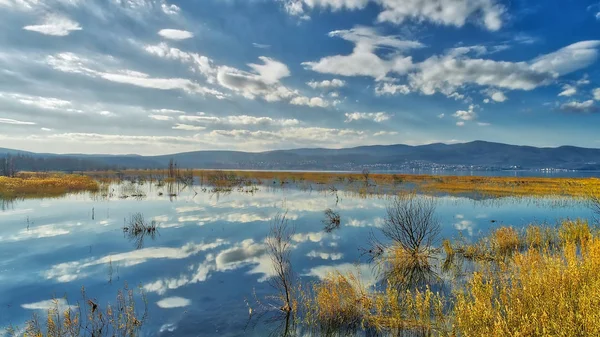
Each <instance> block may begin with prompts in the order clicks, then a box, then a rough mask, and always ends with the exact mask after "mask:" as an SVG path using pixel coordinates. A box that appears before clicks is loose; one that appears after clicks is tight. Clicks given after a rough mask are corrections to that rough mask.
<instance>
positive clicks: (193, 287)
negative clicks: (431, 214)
mask: <svg viewBox="0 0 600 337" xmlns="http://www.w3.org/2000/svg"><path fill="white" fill-rule="evenodd" d="M168 185H169V184H167V183H165V184H164V185H163V186H157V185H156V184H150V183H145V184H143V185H139V184H126V185H124V186H119V185H111V186H109V187H108V189H107V192H106V193H105V195H104V196H100V197H98V195H95V196H94V195H91V194H77V195H69V196H66V197H63V198H56V199H44V200H33V199H32V200H20V201H17V202H15V203H14V204H13V203H12V202H11V203H9V202H3V203H2V204H1V205H0V206H1V207H0V209H1V211H0V223H1V224H2V226H0V329H1V327H6V326H8V325H10V324H14V325H19V326H22V325H23V322H25V320H27V319H28V318H29V317H30V315H31V313H32V312H33V311H36V310H37V311H39V310H40V309H39V308H38V307H39V305H38V306H31V305H28V304H35V303H43V301H45V300H48V299H49V298H51V297H52V295H59V296H60V295H63V294H68V295H70V296H71V297H76V295H77V294H79V290H80V288H81V286H85V287H86V289H87V291H88V293H89V294H93V296H95V297H97V301H98V302H99V303H106V302H108V301H110V300H111V299H114V294H115V292H116V289H117V288H118V286H119V283H120V282H123V281H127V282H128V283H129V284H130V285H132V286H133V285H136V286H137V285H140V286H141V287H142V288H143V289H145V291H146V292H147V295H148V306H149V308H148V309H149V315H150V316H149V319H148V320H147V322H146V323H145V325H144V334H145V335H150V336H153V335H161V336H162V335H164V336H167V335H172V336H187V335H191V336H196V335H207V336H211V335H212V336H222V335H239V334H242V333H243V332H244V329H246V334H247V335H256V336H264V335H265V334H267V333H270V331H271V328H270V327H266V326H265V325H264V324H262V323H261V324H257V325H256V327H255V328H254V329H249V328H247V324H248V316H249V312H248V311H249V308H248V305H247V304H246V303H245V302H244V299H247V300H248V302H252V298H253V297H254V296H256V297H258V298H264V297H265V296H272V295H273V294H274V292H273V288H272V287H271V286H270V285H269V282H267V281H268V280H269V278H270V277H271V276H273V275H274V271H273V268H272V261H271V258H270V257H269V254H268V245H267V243H268V242H267V241H266V240H265V238H266V237H267V236H268V234H269V230H270V223H271V220H272V219H273V217H274V216H275V215H276V214H278V213H281V212H285V211H287V218H288V220H289V221H290V224H293V226H294V227H295V233H294V234H293V235H291V236H290V239H291V246H290V249H291V254H290V263H291V264H292V265H293V266H294V271H295V272H296V274H297V277H298V278H299V279H300V280H302V281H303V282H310V281H311V280H316V279H324V278H325V277H326V275H327V274H328V273H330V272H332V271H335V270H340V271H350V270H352V271H356V270H357V269H358V270H359V271H360V273H358V274H359V275H360V277H361V279H362V282H364V284H367V285H374V284H376V282H377V281H378V279H379V277H378V274H377V273H374V271H373V270H372V268H371V265H370V264H369V263H368V261H367V260H366V259H365V258H364V257H361V252H360V251H359V248H360V247H364V246H366V245H367V238H368V237H369V234H370V233H371V232H372V231H375V232H377V231H378V230H379V228H381V227H382V226H383V225H384V223H385V222H384V219H385V217H386V206H387V205H388V204H389V202H390V200H391V197H390V196H387V195H380V194H368V193H362V194H361V193H356V192H350V191H344V190H343V189H336V192H335V194H334V193H332V192H331V189H330V188H329V187H327V186H318V185H314V184H303V185H302V184H299V185H298V186H291V185H285V186H284V187H281V186H277V187H273V186H268V187H267V186H258V187H257V186H248V187H243V188H242V189H241V190H238V189H232V190H231V191H213V190H212V189H211V188H209V187H207V186H204V187H202V186H187V187H182V186H181V185H180V186H179V187H178V186H177V184H176V183H175V184H172V185H173V186H172V187H169V186H168ZM276 185H277V184H276ZM203 188H206V190H205V192H203ZM257 188H258V190H257ZM111 191H112V192H111ZM134 194H135V195H143V196H144V197H132V195H134ZM171 194H173V195H172V196H171ZM124 195H128V197H127V198H121V196H124ZM436 200H437V209H436V215H437V216H438V217H439V220H440V224H441V226H440V236H441V237H443V238H456V237H459V235H461V234H462V236H463V237H464V238H465V240H467V241H474V240H475V239H476V238H477V237H478V236H480V235H481V234H484V233H488V232H489V231H490V230H491V229H494V228H497V227H499V226H500V225H501V224H504V225H514V226H521V225H524V224H527V223H529V222H534V221H535V222H538V223H539V222H549V223H554V222H555V221H556V219H558V218H566V217H570V218H576V217H585V218H591V211H590V210H589V209H588V208H587V207H586V205H585V204H584V203H582V202H580V201H574V200H570V199H562V198H561V199H552V198H545V199H535V198H499V199H488V200H473V199H469V198H460V197H450V196H439V197H436ZM92 208H93V209H94V217H93V219H92V216H91V210H92ZM327 209H331V210H334V212H336V213H339V215H340V218H339V227H338V228H337V229H335V230H334V231H332V232H331V233H327V232H325V231H323V222H322V220H323V218H324V212H325V210H327ZM134 212H140V213H141V214H143V217H144V223H145V224H146V225H150V224H151V223H152V221H155V223H156V227H155V228H156V229H157V231H159V232H160V237H159V238H156V240H148V239H147V235H146V240H143V242H142V245H139V244H138V241H136V239H134V240H133V241H131V242H130V241H129V240H124V239H123V236H122V235H123V226H124V224H123V219H129V218H130V217H131V214H132V213H134ZM28 217H29V223H28V221H27V219H28ZM146 234H147V233H146ZM132 243H133V245H132ZM138 248H139V249H138ZM109 268H112V269H113V271H114V272H115V275H114V277H113V278H112V279H113V282H112V284H107V282H106V280H107V277H106V274H107V271H109V270H110V269H109ZM117 271H118V273H117ZM117 277H118V280H119V282H116V281H117ZM36 308H37V309H36ZM284 318H285V315H284ZM287 321H288V320H287V319H284V320H280V321H278V323H280V322H283V323H284V324H283V330H281V329H278V331H279V332H278V334H279V335H285V334H286V331H288V333H290V334H291V332H293V331H295V329H296V327H294V326H293V324H289V322H288V323H285V322H287ZM292 321H293V320H292ZM286 326H287V328H285V327H286ZM282 331H283V333H280V332H282Z"/></svg>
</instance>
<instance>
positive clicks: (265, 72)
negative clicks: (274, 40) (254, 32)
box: [248, 56, 290, 84]
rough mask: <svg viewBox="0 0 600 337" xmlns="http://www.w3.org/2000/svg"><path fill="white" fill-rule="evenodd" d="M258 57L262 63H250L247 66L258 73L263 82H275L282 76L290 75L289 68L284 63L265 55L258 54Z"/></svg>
mask: <svg viewBox="0 0 600 337" xmlns="http://www.w3.org/2000/svg"><path fill="white" fill-rule="evenodd" d="M258 59H259V60H261V61H263V64H255V63H250V64H248V66H249V67H250V68H251V69H252V70H254V71H255V72H256V73H258V76H259V78H260V79H261V80H262V81H263V82H264V83H266V84H275V83H277V82H279V80H281V79H282V78H284V77H288V76H290V70H289V69H288V67H287V66H286V65H285V64H283V63H281V62H279V61H276V60H273V59H272V58H269V57H266V56H260V57H259V58H258Z"/></svg>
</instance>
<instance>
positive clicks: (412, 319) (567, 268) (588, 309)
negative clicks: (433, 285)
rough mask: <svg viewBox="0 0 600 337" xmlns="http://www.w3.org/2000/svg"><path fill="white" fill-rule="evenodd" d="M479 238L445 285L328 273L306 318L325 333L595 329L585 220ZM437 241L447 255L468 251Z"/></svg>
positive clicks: (599, 302)
mask: <svg viewBox="0 0 600 337" xmlns="http://www.w3.org/2000/svg"><path fill="white" fill-rule="evenodd" d="M481 242H483V243H484V244H482V243H481ZM481 242H480V243H477V244H476V246H478V247H479V248H478V249H479V253H478V254H472V255H470V257H471V258H470V261H471V262H472V263H471V264H470V265H469V267H468V268H465V270H463V272H464V273H466V274H464V273H463V276H464V278H463V277H460V278H454V279H453V281H452V283H453V288H452V289H453V290H450V291H448V290H446V291H441V292H434V291H432V290H431V289H430V288H429V286H425V287H423V288H418V287H417V288H412V289H407V290H400V289H398V287H396V286H395V285H394V284H393V283H392V282H389V281H388V282H385V279H384V282H383V285H384V286H385V285H386V284H387V286H385V288H384V289H383V290H377V287H372V288H369V287H366V286H364V285H363V284H361V282H360V281H359V280H360V277H359V276H357V275H356V274H353V273H348V274H341V273H339V272H337V273H332V274H330V275H328V276H327V277H325V278H324V279H323V280H321V281H318V282H316V283H314V284H313V285H312V287H311V291H310V292H308V293H307V294H305V297H306V298H304V299H303V304H304V311H305V312H306V313H305V319H304V322H305V323H306V324H307V325H308V326H310V327H312V328H313V329H315V330H318V331H319V332H320V333H321V334H322V335H332V334H334V335H335V334H337V335H347V334H348V332H349V331H351V332H356V331H357V330H363V331H376V332H378V333H380V334H382V335H393V336H405V335H410V336H464V337H471V336H472V337H480V336H600V278H598V275H600V237H598V236H597V235H596V234H595V233H594V231H593V230H592V229H591V228H590V226H589V225H588V224H587V223H586V222H585V221H582V220H575V221H564V222H563V223H561V224H560V225H559V226H557V227H556V228H550V227H540V226H530V227H528V228H527V229H526V230H524V231H523V232H522V233H520V232H518V231H517V230H515V229H514V228H511V227H502V228H499V229H498V230H496V231H494V232H493V233H491V234H490V235H489V236H488V237H486V238H483V239H482V240H481ZM442 247H444V250H445V251H446V255H447V256H448V255H453V254H460V253H461V252H463V253H464V252H465V251H467V249H466V247H457V246H455V245H453V244H452V243H450V242H449V241H445V242H444V243H443V244H442ZM465 275H466V276H465ZM332 332H335V333H332Z"/></svg>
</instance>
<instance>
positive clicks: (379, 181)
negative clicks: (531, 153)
mask: <svg viewBox="0 0 600 337" xmlns="http://www.w3.org/2000/svg"><path fill="white" fill-rule="evenodd" d="M83 174H85V175H89V176H91V177H96V178H103V179H107V178H110V177H113V178H114V177H117V176H130V177H147V178H148V179H158V177H161V176H162V177H166V176H167V174H168V171H167V170H126V171H121V172H84V173H83ZM189 174H192V175H193V176H196V177H199V178H200V181H201V182H202V183H205V184H211V185H214V186H217V187H231V186H233V185H235V186H238V185H239V184H243V183H255V184H276V185H284V184H288V183H295V184H315V185H324V186H332V185H335V184H344V185H345V186H346V188H348V189H354V190H356V191H358V192H361V191H362V192H363V193H366V192H369V191H370V192H371V193H373V192H375V193H389V192H390V190H392V191H393V190H394V189H396V188H398V187H402V186H404V187H406V186H408V187H410V188H411V189H415V188H416V189H417V190H419V191H420V192H425V193H447V194H451V195H464V194H475V195H477V196H480V197H502V196H564V197H580V198H589V197H590V196H593V195H596V196H598V195H600V192H599V191H600V179H598V178H540V177H483V176H439V175H416V174H381V173H368V174H367V175H365V174H364V173H338V172H284V171H225V170H193V171H190V173H189ZM598 198H600V197H598Z"/></svg>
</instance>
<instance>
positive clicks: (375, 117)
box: [344, 112, 391, 123]
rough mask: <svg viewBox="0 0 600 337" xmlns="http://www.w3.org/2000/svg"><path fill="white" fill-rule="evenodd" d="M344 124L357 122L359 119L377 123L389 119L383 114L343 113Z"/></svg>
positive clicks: (388, 116)
mask: <svg viewBox="0 0 600 337" xmlns="http://www.w3.org/2000/svg"><path fill="white" fill-rule="evenodd" d="M344 115H345V116H346V120H345V122H346V123H350V122H352V121H358V120H361V119H366V120H372V121H374V122H377V123H381V122H385V121H387V120H388V119H390V117H391V116H390V115H389V114H387V113H385V112H352V113H345V114H344Z"/></svg>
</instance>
